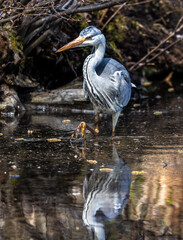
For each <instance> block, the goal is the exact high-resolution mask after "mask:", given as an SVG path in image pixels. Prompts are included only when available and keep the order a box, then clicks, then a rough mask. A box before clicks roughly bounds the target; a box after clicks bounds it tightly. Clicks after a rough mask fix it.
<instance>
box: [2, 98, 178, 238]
mask: <svg viewBox="0 0 183 240" xmlns="http://www.w3.org/2000/svg"><path fill="white" fill-rule="evenodd" d="M182 97H183V96H176V97H172V98H169V99H166V100H165V99H163V100H159V101H158V102H157V103H156V104H155V105H154V106H153V107H150V108H143V109H141V107H138V108H135V109H132V111H131V112H130V113H126V114H125V115H124V116H122V117H121V118H120V120H119V122H118V127H117V132H116V135H117V136H116V137H115V138H114V140H112V139H111V137H110V135H111V125H110V124H109V122H111V120H110V119H106V118H104V117H102V118H101V119H100V124H99V125H100V131H101V135H100V137H98V138H93V136H91V135H90V134H89V133H88V134H87V136H88V140H87V141H86V142H85V143H84V142H83V141H81V140H78V141H70V135H71V133H72V130H73V129H74V128H75V127H76V126H77V125H78V123H79V122H80V121H81V120H82V121H83V120H84V121H86V122H88V123H89V124H90V125H92V123H93V116H92V115H79V114H72V115H65V116H64V115H62V116H61V115H59V114H58V115H49V114H45V115H43V114H26V115H24V116H22V117H21V118H17V119H0V133H1V134H0V239H2V240H6V239H7V240H9V239H16V240H28V239H29V240H30V239H31V240H36V239H48V240H52V239H53V240H58V239H60V240H61V239H64V240H70V239H78V240H82V239H83V240H85V239H86V240H87V239H97V240H104V239H108V240H127V239H129V240H136V239H148V240H153V239H163V240H164V239H166V240H170V239H171V240H173V239H183V124H182V123H183V111H182V108H183V98H182ZM65 120H70V121H65ZM108 124H109V125H110V126H109V125H108Z"/></svg>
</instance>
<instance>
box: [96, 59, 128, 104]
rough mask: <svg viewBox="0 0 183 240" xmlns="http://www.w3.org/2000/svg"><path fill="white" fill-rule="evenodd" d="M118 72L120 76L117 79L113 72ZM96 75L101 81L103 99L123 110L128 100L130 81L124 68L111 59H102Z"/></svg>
mask: <svg viewBox="0 0 183 240" xmlns="http://www.w3.org/2000/svg"><path fill="white" fill-rule="evenodd" d="M116 71H120V72H121V73H122V74H121V76H120V77H118V76H117V75H116V74H115V72H116ZM97 73H98V75H99V76H100V77H101V78H102V79H103V83H102V84H103V88H101V89H102V90H101V91H103V92H104V93H103V94H105V97H106V96H107V98H108V99H109V100H110V101H111V102H112V103H115V104H116V106H117V107H119V108H123V107H124V106H126V105H127V104H128V102H129V100H130V96H131V87H132V86H131V81H130V76H129V73H128V71H127V70H126V68H125V67H124V66H123V65H122V64H120V63H119V62H117V61H115V60H114V59H111V58H104V59H103V61H102V63H101V64H100V65H99V67H98V69H97Z"/></svg>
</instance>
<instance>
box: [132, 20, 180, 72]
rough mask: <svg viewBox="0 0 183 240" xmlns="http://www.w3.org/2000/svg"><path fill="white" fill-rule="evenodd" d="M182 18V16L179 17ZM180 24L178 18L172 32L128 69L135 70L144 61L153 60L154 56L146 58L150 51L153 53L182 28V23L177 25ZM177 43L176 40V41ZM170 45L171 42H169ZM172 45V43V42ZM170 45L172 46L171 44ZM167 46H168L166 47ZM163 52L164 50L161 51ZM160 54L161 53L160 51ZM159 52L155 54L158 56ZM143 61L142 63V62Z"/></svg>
mask: <svg viewBox="0 0 183 240" xmlns="http://www.w3.org/2000/svg"><path fill="white" fill-rule="evenodd" d="M181 19H182V18H181ZM179 24H180V20H179V22H178V24H177V26H176V29H175V31H174V32H172V33H170V34H169V35H168V37H166V38H165V39H163V40H162V41H161V42H160V43H159V44H158V45H157V46H156V47H155V48H153V49H152V50H151V51H150V52H148V53H147V54H146V55H145V56H144V57H143V58H141V59H140V60H139V61H138V62H137V63H135V64H134V65H133V66H132V67H131V68H130V71H132V70H133V71H135V70H137V69H139V68H140V67H142V66H144V65H145V64H146V63H149V62H150V61H152V60H154V59H155V57H153V58H151V59H150V60H146V59H147V58H148V57H149V56H150V55H151V54H152V53H154V52H155V51H156V50H158V49H159V48H160V46H161V45H162V44H164V43H165V42H167V41H168V40H169V39H170V38H172V37H173V36H175V34H176V33H178V32H179V31H180V30H181V29H182V28H183V24H182V25H181V26H180V27H178V25H179ZM176 43H177V41H176ZM171 45H172V44H171ZM173 45H174V44H173ZM173 45H172V46H173ZM168 48H169V47H168ZM163 52H164V51H163ZM160 54H161V53H160ZM160 54H156V55H155V56H156V57H157V56H159V55H160ZM144 60H146V62H144ZM143 62H144V63H143Z"/></svg>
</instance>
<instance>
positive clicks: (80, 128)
mask: <svg viewBox="0 0 183 240" xmlns="http://www.w3.org/2000/svg"><path fill="white" fill-rule="evenodd" d="M86 129H88V130H89V131H90V132H91V133H92V134H93V135H94V136H96V135H97V132H96V131H95V130H94V129H93V128H91V127H90V126H88V125H87V124H86V123H85V122H81V123H80V124H79V125H78V127H77V128H76V130H75V131H74V133H73V134H72V137H73V138H75V137H77V136H78V134H79V133H80V132H81V136H82V137H83V138H84V139H86Z"/></svg>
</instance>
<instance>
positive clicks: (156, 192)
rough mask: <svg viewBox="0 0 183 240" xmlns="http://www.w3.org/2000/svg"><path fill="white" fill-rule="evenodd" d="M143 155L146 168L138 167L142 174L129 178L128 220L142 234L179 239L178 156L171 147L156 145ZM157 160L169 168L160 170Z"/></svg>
mask: <svg viewBox="0 0 183 240" xmlns="http://www.w3.org/2000/svg"><path fill="white" fill-rule="evenodd" d="M177 147H178V145H177ZM146 151H147V154H145V155H144V158H146V159H148V162H150V164H146V165H145V164H141V168H142V167H143V170H145V172H146V174H144V175H143V176H140V175H138V176H133V181H134V183H133V185H132V187H131V192H130V199H131V201H130V204H129V216H128V218H130V219H132V220H134V221H140V222H141V223H142V224H143V228H144V230H146V231H147V232H149V233H151V234H153V235H156V236H159V237H160V236H164V235H165V236H170V239H178V238H177V236H181V238H182V237H183V230H182V229H183V224H182V221H181V219H182V214H183V208H182V201H183V197H182V196H183V188H182V187H183V174H182V173H181V171H180V169H182V159H181V155H180V154H177V150H176V148H175V146H174V145H173V146H172V145H165V146H164V145H157V146H156V147H155V148H153V147H152V148H149V149H146ZM160 159H162V160H164V161H165V162H167V163H170V164H172V165H168V166H167V167H166V168H163V163H162V162H161V160H160ZM147 232H146V234H147V235H148V233H147ZM171 236H173V238H172V237H171ZM158 239H163V237H162V238H158ZM167 239H169V238H167Z"/></svg>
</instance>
